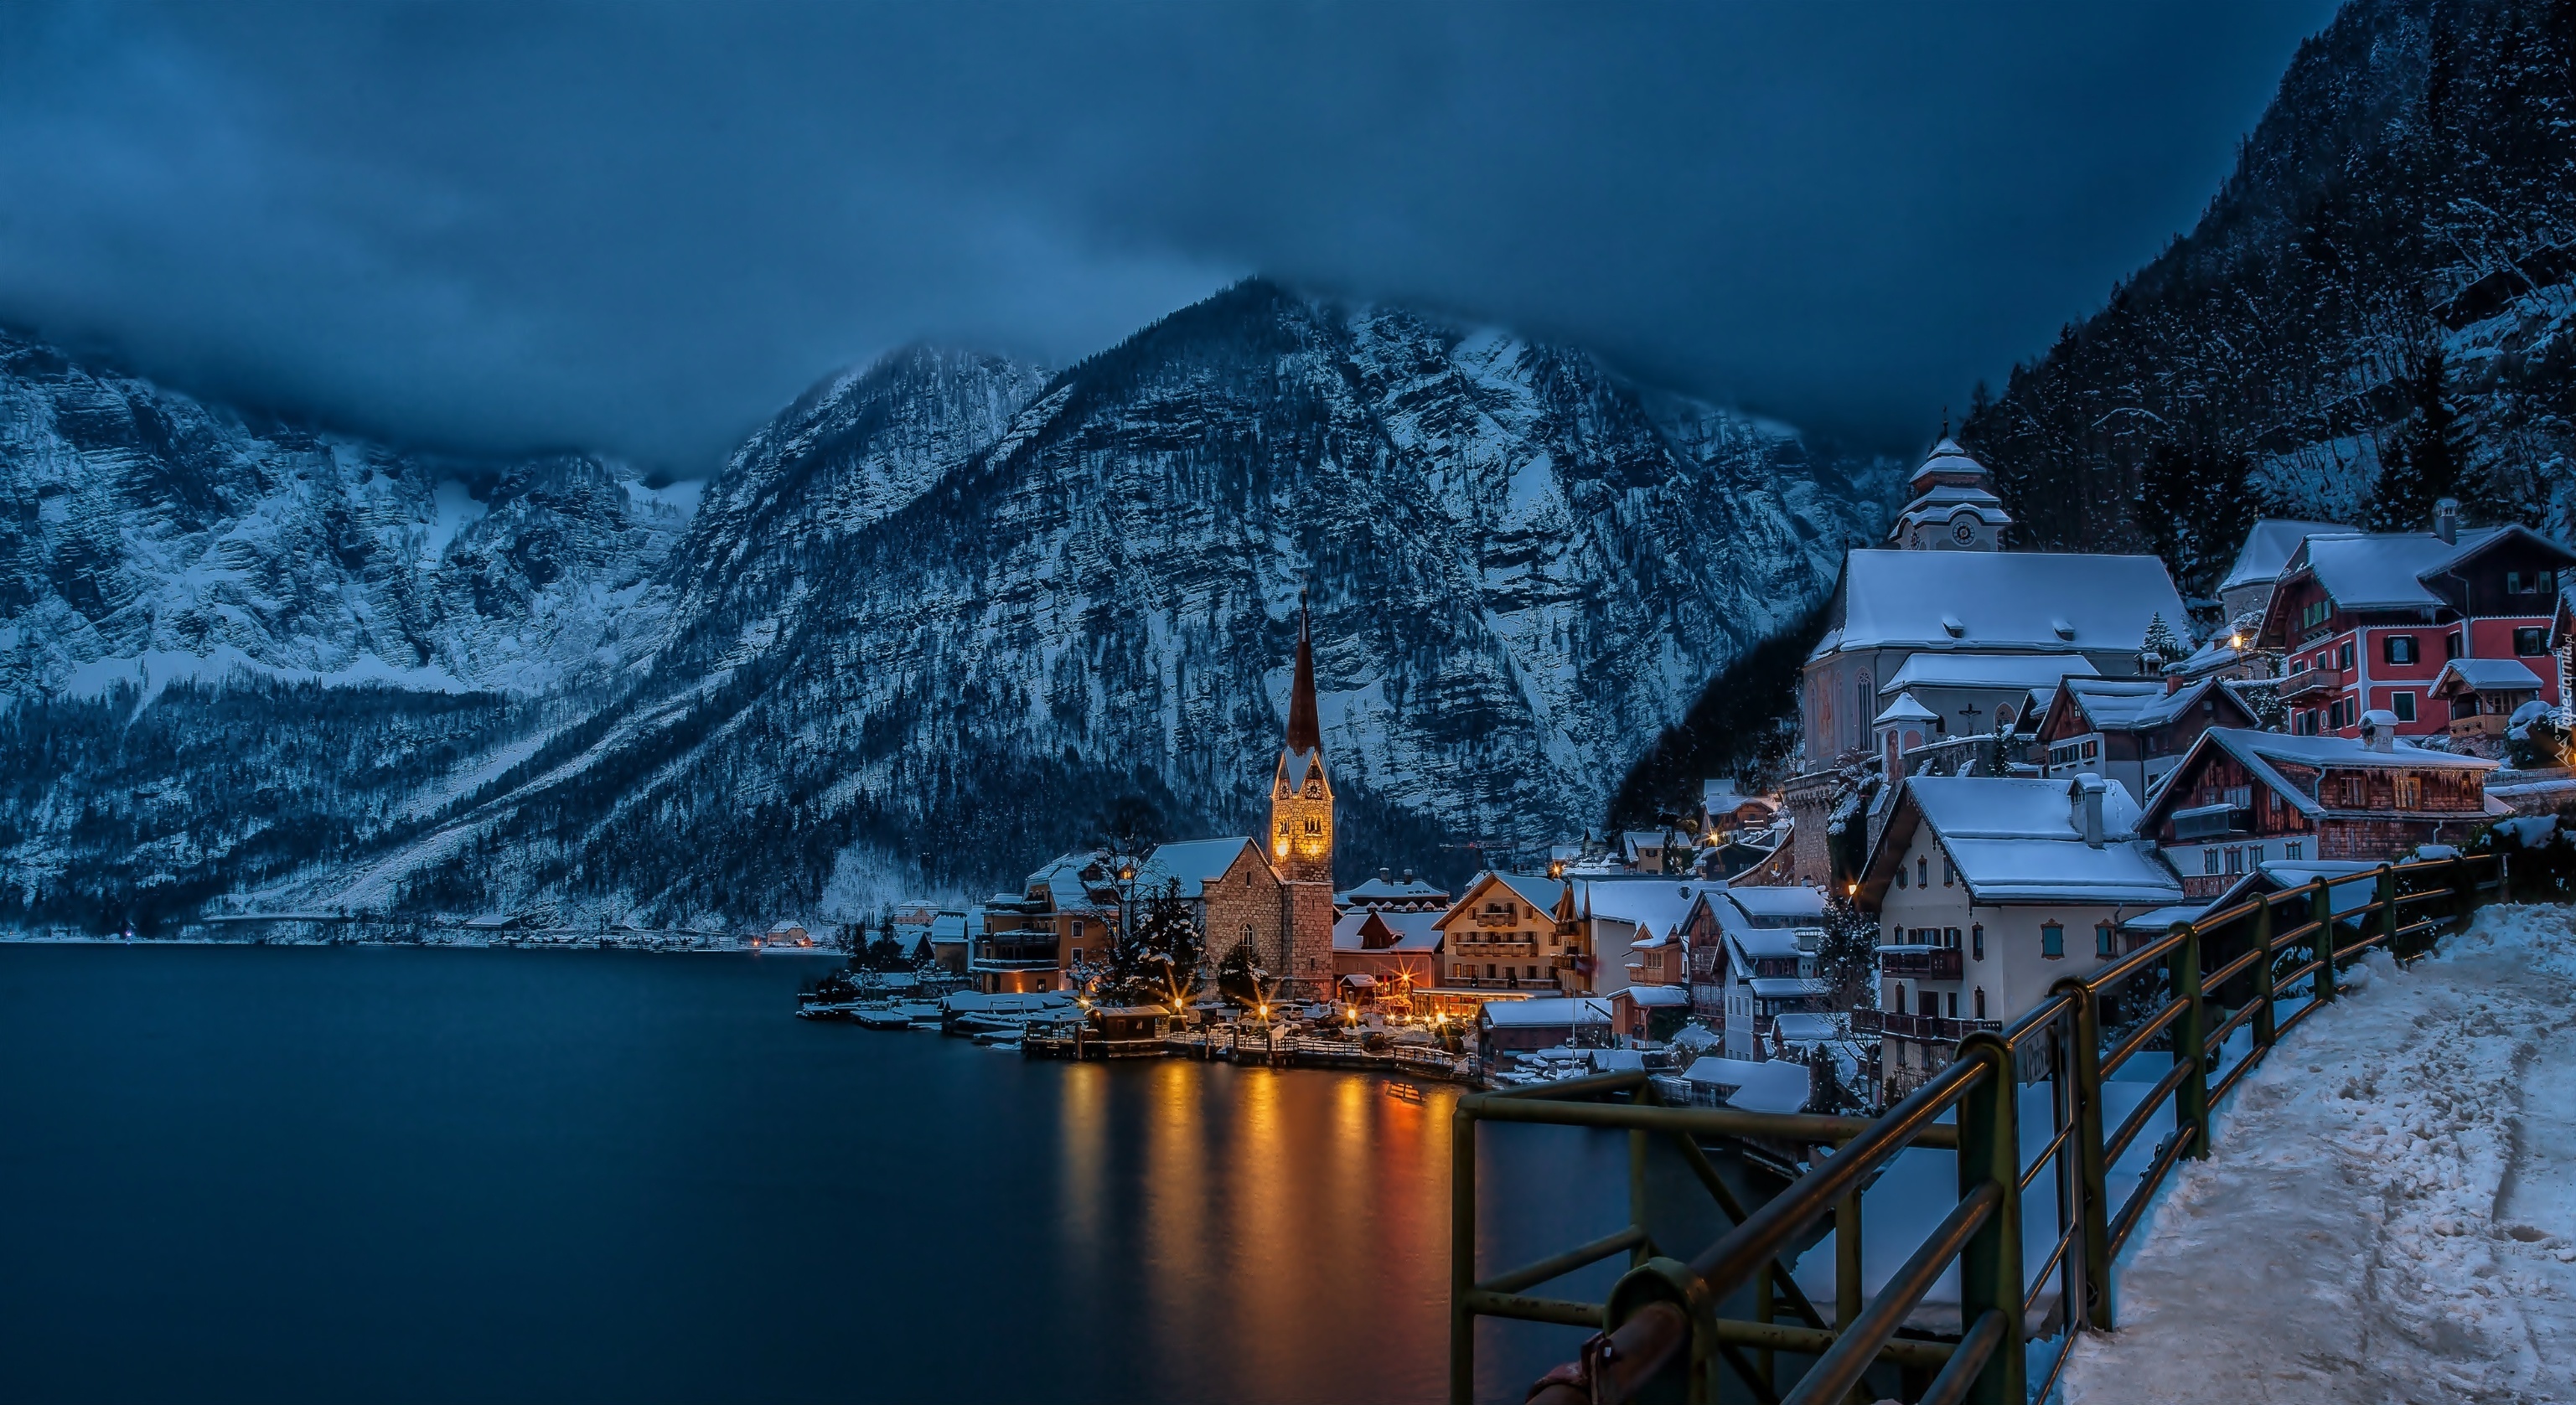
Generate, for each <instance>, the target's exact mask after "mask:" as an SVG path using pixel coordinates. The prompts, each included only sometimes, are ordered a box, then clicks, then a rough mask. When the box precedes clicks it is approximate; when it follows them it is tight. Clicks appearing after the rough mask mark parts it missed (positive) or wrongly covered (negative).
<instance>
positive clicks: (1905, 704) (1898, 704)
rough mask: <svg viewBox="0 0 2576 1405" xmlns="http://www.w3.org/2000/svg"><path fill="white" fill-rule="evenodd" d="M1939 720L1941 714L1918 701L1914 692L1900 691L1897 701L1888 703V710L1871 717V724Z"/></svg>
mask: <svg viewBox="0 0 2576 1405" xmlns="http://www.w3.org/2000/svg"><path fill="white" fill-rule="evenodd" d="M1939 720H1940V714H1938V713H1936V712H1934V711H1933V710H1932V709H1930V708H1928V707H1925V706H1924V705H1923V704H1921V703H1919V702H1916V701H1915V700H1914V695H1913V694H1912V693H1899V694H1897V695H1896V701H1894V702H1892V703H1889V704H1888V705H1887V710H1886V711H1884V712H1882V713H1880V714H1879V715H1878V716H1876V717H1874V718H1871V719H1870V725H1871V726H1873V727H1881V726H1885V725H1887V724H1888V723H1890V722H1937V721H1939Z"/></svg>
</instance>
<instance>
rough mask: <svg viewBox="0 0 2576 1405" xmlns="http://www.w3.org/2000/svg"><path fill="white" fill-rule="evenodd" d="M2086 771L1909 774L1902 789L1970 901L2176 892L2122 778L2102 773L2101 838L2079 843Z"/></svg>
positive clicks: (2148, 898)
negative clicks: (2062, 774) (2142, 834)
mask: <svg viewBox="0 0 2576 1405" xmlns="http://www.w3.org/2000/svg"><path fill="white" fill-rule="evenodd" d="M2093 780H2099V778H2098V777H2093V776H2079V777H2076V778H2074V779H2073V780H2071V781H2070V780H2067V779H2064V778H2058V779H2053V780H2048V779H2025V778H2021V777H2008V776H1915V777H1913V778H1911V779H1910V780H1908V781H1907V782H1906V783H1905V788H1906V794H1907V795H1908V796H1909V797H1910V799H1911V803H1912V804H1913V805H1914V806H1915V808H1916V811H1917V812H1918V813H1919V814H1921V816H1922V817H1923V821H1924V823H1926V824H1928V825H1930V826H1931V827H1932V832H1933V834H1934V835H1935V836H1936V837H1937V838H1938V839H1939V840H1940V842H1941V848H1942V851H1943V852H1944V853H1946V854H1948V855H1949V856H1950V859H1951V861H1952V862H1953V863H1955V864H1956V865H1957V866H1958V869H1959V877H1960V879H1961V880H1962V881H1963V882H1965V883H1966V884H1967V885H1968V891H1969V892H1970V894H1971V895H1973V896H1974V897H1975V898H1976V900H1977V901H1980V902H2069V903H2156V904H2164V903H2172V902H2178V901H2180V900H2181V898H2182V884H2181V883H2179V882H2178V881H2176V880H2175V878H2174V875H2173V870H2172V869H2170V868H2168V867H2166V866H2165V863H2164V861H2163V860H2162V859H2160V858H2158V857H2157V855H2156V851H2155V846H2154V845H2153V844H2150V843H2148V842H2146V841H2145V840H2142V839H2139V838H2137V837H2136V836H2137V833H2138V820H2139V810H2138V803H2137V802H2136V801H2135V800H2133V799H2131V798H2130V797H2129V790H2128V787H2127V786H2124V785H2122V784H2121V783H2120V782H2118V781H2103V782H2101V784H2102V787H2103V794H2102V830H2103V840H2104V842H2103V843H2102V845H2101V846H2100V847H2098V848H2097V847H2095V846H2093V845H2091V844H2089V843H2087V842H2085V838H2084V832H2083V830H2082V828H2081V827H2080V826H2081V824H2082V810H2081V807H2080V805H2079V803H2078V800H2077V795H2076V791H2077V788H2078V787H2079V786H2081V785H2082V784H2084V783H2085V782H2086V781H2093ZM1891 832H1892V831H1891ZM1872 866H1873V868H1875V867H1876V865H1875V863H1873V865H1872Z"/></svg>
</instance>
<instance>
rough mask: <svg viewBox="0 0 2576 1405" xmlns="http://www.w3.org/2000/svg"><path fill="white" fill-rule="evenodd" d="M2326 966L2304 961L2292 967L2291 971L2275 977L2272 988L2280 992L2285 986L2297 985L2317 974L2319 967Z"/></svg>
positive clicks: (2316, 962)
mask: <svg viewBox="0 0 2576 1405" xmlns="http://www.w3.org/2000/svg"><path fill="white" fill-rule="evenodd" d="M2324 964H2325V963H2324V962H2321V961H2303V962H2301V963H2299V964H2298V965H2296V966H2293V967H2291V968H2290V969H2289V970H2287V971H2284V972H2282V973H2281V974H2279V975H2277V976H2274V977H2273V978H2272V988H2273V989H2274V990H2279V989H2280V988H2281V987H2283V986H2285V985H2297V984H2298V983H2299V982H2301V981H2304V980H2306V979H2307V978H2308V977H2310V976H2313V975H2315V974H2316V973H2317V967H2319V966H2321V965H2324Z"/></svg>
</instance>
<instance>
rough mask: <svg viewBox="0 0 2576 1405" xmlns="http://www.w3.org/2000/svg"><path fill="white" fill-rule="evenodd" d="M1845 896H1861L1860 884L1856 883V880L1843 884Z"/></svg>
mask: <svg viewBox="0 0 2576 1405" xmlns="http://www.w3.org/2000/svg"><path fill="white" fill-rule="evenodd" d="M1843 896H1844V897H1847V898H1856V897H1859V896H1860V884H1858V883H1856V882H1854V883H1846V884H1844V885H1843Z"/></svg>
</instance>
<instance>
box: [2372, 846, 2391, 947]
mask: <svg viewBox="0 0 2576 1405" xmlns="http://www.w3.org/2000/svg"><path fill="white" fill-rule="evenodd" d="M2372 895H2373V896H2374V897H2375V898H2376V899H2377V900H2378V902H2379V949H2380V950H2382V951H2385V952H2387V953H2388V959H2390V960H2392V961H2394V960H2396V959H2397V870H2396V869H2393V868H2390V867H2389V866H2388V865H2386V864H2381V865H2380V866H2379V883H2378V885H2377V887H2376V888H2375V889H2374V890H2373V894H2372Z"/></svg>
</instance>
